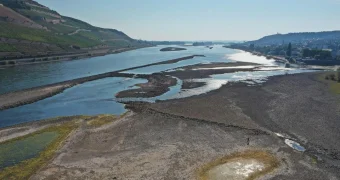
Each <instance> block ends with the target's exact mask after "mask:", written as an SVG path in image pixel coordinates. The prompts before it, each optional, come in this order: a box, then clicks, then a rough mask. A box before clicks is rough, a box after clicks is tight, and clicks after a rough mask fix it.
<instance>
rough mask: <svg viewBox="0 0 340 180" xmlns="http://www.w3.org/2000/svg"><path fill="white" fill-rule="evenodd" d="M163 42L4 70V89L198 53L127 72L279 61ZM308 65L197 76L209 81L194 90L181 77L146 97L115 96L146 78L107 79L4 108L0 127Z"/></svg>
mask: <svg viewBox="0 0 340 180" xmlns="http://www.w3.org/2000/svg"><path fill="white" fill-rule="evenodd" d="M161 48H163V46H158V47H151V48H144V49H138V50H135V51H129V52H124V53H121V54H113V55H107V56H102V57H95V58H91V59H85V60H77V61H65V62H57V63H48V64H39V65H29V66H20V67H15V68H8V69H2V70H0V80H1V81H0V86H1V89H0V93H6V92H10V91H15V90H20V89H25V88H30V87H36V86H41V85H46V84H50V83H56V82H60V81H65V80H71V79H74V78H79V77H84V76H89V75H94V74H99V73H104V72H108V71H114V70H120V69H125V68H128V67H134V66H139V65H145V64H150V63H154V62H159V61H165V60H170V59H174V58H180V57H183V56H189V55H194V54H202V55H205V56H206V57H195V58H193V59H190V60H185V61H180V62H177V63H173V64H165V65H156V66H151V67H146V68H140V69H135V70H131V71H128V72H129V73H136V74H138V73H139V74H150V73H154V72H161V71H166V70H172V69H175V68H180V67H182V66H186V65H191V64H197V63H212V62H227V63H232V62H235V61H245V62H254V63H260V64H263V66H274V65H276V64H275V62H274V61H273V60H268V59H266V58H264V57H259V56H253V55H251V54H250V53H246V52H242V51H239V50H232V49H227V48H223V47H222V46H214V48H213V49H209V48H206V47H186V48H187V49H188V50H186V51H177V52H161V51H159V50H160V49H161ZM307 71H308V70H304V69H285V68H283V67H280V66H278V67H276V68H264V69H263V70H261V71H256V72H236V73H228V74H222V75H213V76H211V78H206V79H193V81H203V82H206V83H207V85H206V86H204V87H200V88H197V89H192V90H181V83H182V82H181V81H180V80H179V81H178V83H177V85H175V86H173V87H171V88H170V91H169V92H167V93H165V94H163V95H161V96H158V97H154V98H147V99H143V98H141V99H116V98H115V94H116V93H118V92H120V91H122V90H126V89H131V88H137V87H135V86H134V85H135V84H137V83H143V82H146V80H145V79H132V78H117V77H113V78H105V79H100V80H96V81H92V82H87V83H84V84H80V85H77V86H75V87H72V88H69V89H67V90H65V91H64V92H63V93H61V94H58V95H56V96H53V97H50V98H46V99H44V100H41V101H38V102H35V103H32V104H28V105H24V106H20V107H17V108H12V109H7V110H3V111H0V127H6V126H11V125H15V124H20V123H24V122H30V121H35V120H41V119H46V118H52V117H56V116H70V115H79V114H84V115H96V114H121V113H124V112H125V111H126V110H125V108H124V104H122V103H120V102H122V101H129V100H139V101H140V100H141V101H148V102H154V101H156V100H166V99H174V98H183V97H189V96H192V95H197V94H202V93H206V92H209V91H211V90H214V89H218V88H220V87H221V86H222V85H223V84H226V83H228V82H229V81H242V80H249V79H250V80H253V81H255V82H261V81H263V80H265V78H267V77H268V76H273V75H281V74H285V73H301V72H307Z"/></svg>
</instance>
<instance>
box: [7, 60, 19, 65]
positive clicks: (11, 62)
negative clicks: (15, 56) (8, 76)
mask: <svg viewBox="0 0 340 180" xmlns="http://www.w3.org/2000/svg"><path fill="white" fill-rule="evenodd" d="M8 64H10V65H15V64H17V62H16V61H9V62H8Z"/></svg>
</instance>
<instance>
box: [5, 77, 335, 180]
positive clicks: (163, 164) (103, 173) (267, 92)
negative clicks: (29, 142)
mask: <svg viewBox="0 0 340 180" xmlns="http://www.w3.org/2000/svg"><path fill="white" fill-rule="evenodd" d="M318 74H319V72H317V73H315V72H313V73H303V74H294V75H288V76H274V77H270V78H269V80H268V81H267V82H265V83H263V84H261V85H259V86H251V87H248V86H247V85H246V84H244V83H233V84H229V85H225V86H222V87H221V88H220V89H218V90H215V91H211V92H209V93H207V94H203V95H198V96H193V97H188V98H183V99H174V100H167V101H161V102H156V103H138V102H135V103H128V104H127V109H128V112H127V113H126V115H123V116H120V118H114V117H111V118H109V119H108V121H106V120H105V118H104V119H102V120H100V119H98V120H99V121H101V122H102V123H103V125H101V124H102V123H100V126H90V123H89V122H91V121H92V119H91V118H92V117H91V116H89V117H87V116H70V117H60V118H59V119H49V120H43V121H35V122H29V123H25V124H20V125H16V126H11V127H7V128H8V129H0V138H7V139H9V137H16V136H22V135H25V134H28V133H31V134H32V132H31V131H33V130H39V129H40V128H44V127H46V126H49V125H51V126H52V125H53V126H54V125H61V124H62V123H63V122H70V121H72V119H74V118H75V119H76V120H77V121H76V122H79V123H78V126H77V127H78V128H77V129H76V130H75V131H73V133H72V134H70V135H69V136H68V137H67V138H66V139H65V143H64V144H63V145H61V146H59V147H57V149H56V151H55V154H53V158H51V159H50V161H48V162H47V163H46V165H45V166H43V167H42V168H40V169H38V170H36V171H34V172H32V176H31V177H30V178H31V179H53V178H55V177H59V178H62V179H86V178H87V179H103V178H104V179H105V178H112V177H115V179H157V178H161V179H168V178H170V179H182V178H184V179H197V177H199V174H198V173H199V172H200V171H199V170H200V169H202V168H204V167H207V165H211V163H214V162H216V160H219V159H221V158H224V157H226V158H228V157H230V156H232V155H233V154H235V153H238V154H242V153H243V152H253V151H254V150H256V151H258V152H268V153H269V154H270V155H272V157H274V158H275V159H277V160H278V161H279V162H278V166H277V167H276V170H275V171H273V172H271V173H269V174H266V175H263V176H261V177H260V178H274V179H283V180H289V179H306V178H307V179H324V178H325V177H326V178H327V179H336V177H339V175H340V171H339V168H340V161H339V156H340V154H339V151H340V149H339V146H338V145H339V142H338V141H337V137H338V136H337V134H338V132H339V129H337V128H334V127H337V126H336V125H337V124H339V122H338V121H337V119H338V118H337V117H339V115H338V114H336V112H337V109H336V108H335V107H337V105H338V104H339V103H338V98H340V97H339V96H338V95H334V94H332V93H330V92H329V89H328V85H327V84H324V83H323V82H320V81H316V77H317V76H318ZM292 90H293V91H292ZM320 91H321V92H320ZM311 97H314V98H311ZM331 99H332V100H331ZM330 100H331V101H330ZM296 104H298V106H294V108H291V107H292V105H296ZM324 106H326V107H324ZM216 107H219V108H216ZM316 109H318V111H315V110H316ZM295 111H298V112H299V114H296V113H294V112H295ZM300 114H302V115H301V116H300ZM97 117H101V116H100V115H99V116H97ZM103 117H109V116H103ZM312 117H315V118H312ZM322 117H324V118H323V119H320V118H322ZM322 121H326V122H327V123H322ZM106 122H108V123H107V124H106ZM334 123H335V124H334ZM292 124H293V126H292ZM301 124H303V125H304V126H303V128H301ZM315 124H317V125H318V126H317V127H315ZM315 128H317V129H318V133H312V132H315ZM33 133H34V132H33ZM277 133H280V135H281V136H279V135H277ZM325 137H326V138H327V141H324V138H325ZM286 139H290V140H292V141H294V142H297V143H299V144H300V145H302V146H303V147H304V148H306V151H304V152H299V151H297V150H294V149H293V148H291V147H290V146H289V145H287V144H286V143H285V140H286ZM241 158H242V156H241ZM261 160H262V158H259V161H261ZM93 162H95V163H93ZM117 162H119V165H118V166H117ZM70 165H72V167H76V168H70ZM121 167H126V168H121ZM178 167H180V168H178ZM213 167H215V165H214V166H212V168H213ZM136 168H140V169H143V170H141V171H139V170H138V171H134V170H133V169H136ZM209 168H210V166H209ZM108 169H109V170H108ZM150 169H152V171H150ZM80 170H81V171H80Z"/></svg>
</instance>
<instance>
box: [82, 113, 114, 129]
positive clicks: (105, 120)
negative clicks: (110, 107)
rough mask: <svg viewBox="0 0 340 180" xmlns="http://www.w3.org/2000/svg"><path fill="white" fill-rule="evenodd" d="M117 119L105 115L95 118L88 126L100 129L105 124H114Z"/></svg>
mask: <svg viewBox="0 0 340 180" xmlns="http://www.w3.org/2000/svg"><path fill="white" fill-rule="evenodd" d="M116 119H117V116H115V115H110V114H104V115H98V116H94V117H93V118H91V119H90V120H88V121H87V125H89V126H91V127H100V126H103V125H105V124H109V123H112V122H114V121H115V120H116Z"/></svg>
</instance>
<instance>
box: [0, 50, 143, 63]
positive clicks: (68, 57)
mask: <svg viewBox="0 0 340 180" xmlns="http://www.w3.org/2000/svg"><path fill="white" fill-rule="evenodd" d="M147 47H150V46H147ZM141 48H146V47H133V48H121V49H108V48H106V49H98V50H93V51H89V52H85V53H84V52H82V53H78V54H77V53H75V54H67V55H59V56H43V57H31V58H25V59H11V60H1V61H0V68H9V67H15V66H21V65H34V64H41V63H51V62H59V61H71V60H81V59H86V58H92V57H99V56H105V55H109V54H118V53H122V52H126V51H132V50H136V49H141Z"/></svg>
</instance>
